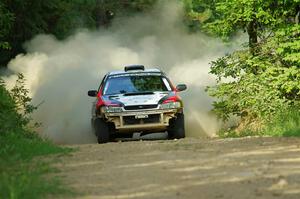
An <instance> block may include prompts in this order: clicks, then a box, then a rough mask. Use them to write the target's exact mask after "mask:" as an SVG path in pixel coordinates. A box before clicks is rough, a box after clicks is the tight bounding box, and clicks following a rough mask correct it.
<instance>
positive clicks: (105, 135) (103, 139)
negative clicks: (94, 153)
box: [94, 118, 110, 144]
mask: <svg viewBox="0 0 300 199" xmlns="http://www.w3.org/2000/svg"><path fill="white" fill-rule="evenodd" d="M94 127H95V133H96V136H97V140H98V143H99V144H103V143H107V142H109V132H110V131H109V127H108V124H107V123H106V122H104V121H103V119H101V118H97V119H96V120H95V121H94Z"/></svg>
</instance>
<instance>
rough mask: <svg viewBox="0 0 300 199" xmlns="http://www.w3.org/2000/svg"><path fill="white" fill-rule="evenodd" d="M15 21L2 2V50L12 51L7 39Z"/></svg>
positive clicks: (0, 38) (0, 37) (0, 44)
mask: <svg viewBox="0 0 300 199" xmlns="http://www.w3.org/2000/svg"><path fill="white" fill-rule="evenodd" d="M13 20H14V16H13V14H12V13H10V12H9V11H8V10H7V9H6V8H5V7H4V4H3V3H2V2H0V49H4V50H8V49H10V45H9V43H8V41H7V40H5V38H6V37H7V36H8V34H9V32H10V30H11V28H12V23H13Z"/></svg>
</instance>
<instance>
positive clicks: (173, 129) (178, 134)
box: [168, 113, 185, 139]
mask: <svg viewBox="0 0 300 199" xmlns="http://www.w3.org/2000/svg"><path fill="white" fill-rule="evenodd" d="M168 136H169V139H180V138H185V128H184V114H183V113H179V114H177V115H176V118H174V119H172V120H171V121H170V127H169V129H168Z"/></svg>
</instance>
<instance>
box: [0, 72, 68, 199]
mask: <svg viewBox="0 0 300 199" xmlns="http://www.w3.org/2000/svg"><path fill="white" fill-rule="evenodd" d="M30 102H31V99H30V98H29V97H28V91H27V90H26V89H25V87H24V77H23V76H22V75H19V79H18V80H17V82H16V85H15V87H14V88H13V89H12V91H11V92H9V91H7V90H6V89H5V84H4V82H3V81H2V80H1V79H0V146H1V147H0V198H11V199H17V198H30V199H31V198H42V197H43V196H45V195H48V194H51V195H57V194H61V193H66V190H65V189H63V188H62V187H63V186H61V184H60V183H59V181H58V179H55V178H49V177H47V178H46V177H45V176H44V175H45V174H48V173H52V172H53V169H51V168H50V167H49V162H45V160H44V159H42V158H40V160H39V161H36V158H37V157H39V156H45V155H50V154H65V153H67V152H69V151H70V149H66V148H61V147H59V146H55V145H54V144H52V143H51V142H49V141H47V140H43V139H41V138H40V137H39V136H38V135H37V134H36V133H34V132H32V129H29V128H28V124H29V123H30V122H31V118H30V113H31V112H32V111H33V110H34V109H35V107H33V106H32V105H30Z"/></svg>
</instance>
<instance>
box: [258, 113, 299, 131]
mask: <svg viewBox="0 0 300 199" xmlns="http://www.w3.org/2000/svg"><path fill="white" fill-rule="evenodd" d="M263 134H264V135H270V136H285V137H291V136H292V137H295V136H297V137H299V136H300V111H299V109H287V110H284V111H279V112H278V113H277V114H276V115H275V117H274V118H273V120H272V121H270V122H269V123H268V124H267V125H266V128H265V129H264V132H263Z"/></svg>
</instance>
